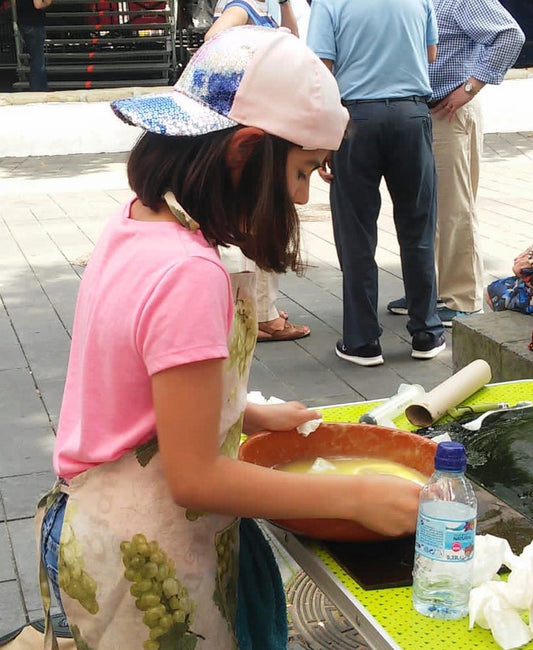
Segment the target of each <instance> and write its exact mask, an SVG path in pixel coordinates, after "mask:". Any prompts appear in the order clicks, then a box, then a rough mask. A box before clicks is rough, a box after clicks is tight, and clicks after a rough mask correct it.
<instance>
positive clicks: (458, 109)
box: [387, 0, 524, 327]
mask: <svg viewBox="0 0 533 650" xmlns="http://www.w3.org/2000/svg"><path fill="white" fill-rule="evenodd" d="M434 5H435V11H436V16H437V24H438V28H439V55H438V57H437V60H436V61H435V62H434V63H432V64H431V65H430V66H429V78H430V82H431V87H432V89H433V97H432V99H431V102H430V106H431V107H432V109H431V112H432V115H433V150H434V153H435V160H436V163H437V175H438V217H437V235H436V240H435V255H436V262H437V276H438V295H439V299H440V301H441V302H440V304H439V306H438V309H437V311H438V313H439V316H440V318H441V320H442V322H443V323H444V325H445V326H447V327H451V325H452V320H453V319H454V318H455V317H456V316H464V315H466V314H469V313H473V312H479V311H481V310H482V308H483V289H484V280H483V260H482V253H481V246H480V241H479V232H478V219H477V214H476V208H475V201H476V194H477V188H478V181H479V168H480V160H481V153H482V147H483V128H482V122H481V118H482V116H481V109H480V106H479V102H478V100H477V99H476V98H475V97H476V95H477V94H478V92H479V91H480V90H481V89H482V88H483V86H485V84H487V83H489V84H500V83H501V82H502V81H503V78H504V76H505V73H506V72H507V70H508V69H509V68H510V67H511V66H512V65H513V63H514V62H515V61H516V59H517V57H518V55H519V54H520V50H521V48H522V45H523V43H524V34H523V32H522V30H521V29H520V27H519V26H518V24H517V23H516V21H515V20H514V19H513V17H512V16H511V15H510V14H509V12H508V11H507V10H506V9H504V8H503V7H502V5H501V4H500V3H499V2H498V0H434ZM387 307H388V309H389V311H391V312H392V313H396V314H402V313H404V314H405V313H407V305H406V299H405V298H400V299H398V300H393V301H392V302H391V303H389V304H388V306H387Z"/></svg>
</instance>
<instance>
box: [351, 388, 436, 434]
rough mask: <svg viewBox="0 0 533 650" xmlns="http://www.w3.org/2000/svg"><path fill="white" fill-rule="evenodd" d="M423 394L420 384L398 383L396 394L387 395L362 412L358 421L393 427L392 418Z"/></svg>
mask: <svg viewBox="0 0 533 650" xmlns="http://www.w3.org/2000/svg"><path fill="white" fill-rule="evenodd" d="M424 394H425V390H424V389H423V388H422V386H420V384H400V386H399V387H398V392H397V393H396V395H393V396H392V397H389V398H388V399H386V400H385V401H384V402H381V404H378V405H377V406H374V408H373V409H370V411H367V412H366V413H363V415H361V417H360V418H359V422H365V423H366V424H379V425H381V426H384V427H391V428H395V427H396V425H395V424H394V422H393V420H394V418H396V417H398V416H399V415H401V414H402V413H403V412H404V411H405V408H406V406H409V405H410V404H412V403H413V402H414V401H415V400H417V399H419V398H421V397H422V396H423V395H424Z"/></svg>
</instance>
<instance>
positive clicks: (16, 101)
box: [0, 86, 170, 106]
mask: <svg viewBox="0 0 533 650" xmlns="http://www.w3.org/2000/svg"><path fill="white" fill-rule="evenodd" d="M169 89H170V86H147V87H140V86H135V87H133V88H94V89H91V90H55V91H51V92H44V93H41V92H20V93H19V92H12V93H0V106H22V105H25V104H43V103H74V102H110V101H113V100H114V99H122V98H123V97H136V96H138V95H148V94H151V93H160V92H164V91H165V90H169Z"/></svg>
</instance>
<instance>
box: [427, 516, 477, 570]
mask: <svg viewBox="0 0 533 650" xmlns="http://www.w3.org/2000/svg"><path fill="white" fill-rule="evenodd" d="M475 536H476V519H475V518H473V519H466V520H462V521H458V520H457V519H456V520H453V519H440V518H437V517H430V516H428V515H427V514H424V513H420V514H419V515H418V524H417V528H416V540H415V551H416V552H417V553H419V554H420V555H423V556H424V557H427V558H430V559H432V560H440V561H442V562H468V561H469V560H471V559H472V558H473V557H474V540H475Z"/></svg>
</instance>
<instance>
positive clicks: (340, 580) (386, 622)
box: [264, 379, 533, 650]
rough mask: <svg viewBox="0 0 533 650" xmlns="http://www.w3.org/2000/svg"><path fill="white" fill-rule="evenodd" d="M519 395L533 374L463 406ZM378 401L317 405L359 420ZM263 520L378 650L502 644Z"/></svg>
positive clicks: (329, 414) (487, 648)
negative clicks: (365, 578) (368, 586)
mask: <svg viewBox="0 0 533 650" xmlns="http://www.w3.org/2000/svg"><path fill="white" fill-rule="evenodd" d="M521 400H533V379H532V380H525V381H517V382H505V383H501V384H489V385H487V386H485V387H483V388H482V389H480V390H479V391H477V392H476V393H475V394H474V395H473V396H471V397H470V398H469V399H468V400H465V402H464V403H463V405H473V404H481V403H485V402H501V401H507V402H509V403H510V404H514V403H516V402H518V401H521ZM379 401H381V400H379ZM379 401H376V402H358V403H352V404H341V405H335V406H326V407H323V408H322V409H319V410H321V411H322V414H323V419H324V420H325V421H329V422H357V421H358V419H359V416H360V415H361V414H362V413H364V412H366V411H367V410H369V408H371V407H372V406H373V405H375V404H378V403H379ZM395 424H396V425H397V426H398V427H399V428H403V429H405V430H410V429H411V430H412V429H413V427H412V426H411V425H410V424H409V423H408V421H407V420H406V419H405V417H404V416H401V417H400V418H398V419H397V420H396V421H395ZM510 510H511V512H515V511H513V510H512V509H510ZM516 514H517V515H518V513H516ZM518 516H520V515H518ZM526 521H527V522H529V520H526ZM264 525H265V526H266V527H267V528H268V532H269V533H270V534H272V535H273V536H274V537H275V538H276V539H277V540H278V542H279V543H280V544H281V545H282V546H283V547H284V548H285V549H286V550H287V551H288V552H289V553H290V555H291V556H292V557H293V558H294V560H295V561H296V562H297V563H298V564H299V565H300V566H301V567H302V569H303V570H304V571H305V572H306V573H307V574H308V575H309V577H310V578H311V579H312V580H313V581H314V582H315V583H316V585H317V586H318V587H319V588H320V589H321V590H322V591H323V592H324V594H325V595H326V596H327V597H328V598H329V600H330V601H331V602H332V603H333V604H334V605H335V606H336V607H337V608H338V610H339V611H340V612H341V613H342V614H343V615H344V617H345V618H346V619H347V620H348V621H349V622H350V623H351V624H352V625H353V627H354V628H355V629H356V630H358V631H360V632H361V634H362V635H363V637H364V638H365V640H366V641H367V643H368V644H369V646H370V647H371V648H374V649H375V650H424V649H425V650H443V649H446V648H452V647H453V648H454V649H455V650H477V649H479V650H492V649H493V648H494V649H495V650H497V649H498V648H500V646H498V644H497V643H496V642H495V641H494V639H493V637H492V634H491V632H490V630H484V629H482V628H480V627H479V626H477V625H476V626H475V627H474V628H473V629H472V630H469V629H468V618H464V619H462V620H459V621H439V620H435V619H431V618H427V617H425V616H422V615H421V614H419V613H418V612H416V611H415V610H414V609H413V607H412V604H411V587H410V586H408V587H394V588H386V589H373V590H365V589H363V588H362V587H361V586H360V585H359V584H358V583H357V582H356V581H355V579H353V578H352V577H351V576H350V575H349V574H348V573H347V572H346V571H345V570H344V569H343V568H342V567H341V566H340V565H339V564H338V563H337V562H336V560H335V559H334V558H333V557H332V555H331V554H330V553H329V552H328V550H327V548H326V546H325V545H323V544H321V543H320V542H319V541H316V540H310V539H306V538H302V537H299V536H296V535H294V534H292V533H290V532H287V531H285V530H283V529H281V528H279V527H277V526H275V525H273V524H270V523H268V522H265V523H264ZM532 530H533V528H532ZM480 532H483V531H480ZM485 532H486V531H485ZM495 534H496V533H495ZM522 650H533V641H532V642H530V643H529V644H527V645H526V646H523V647H522Z"/></svg>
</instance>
